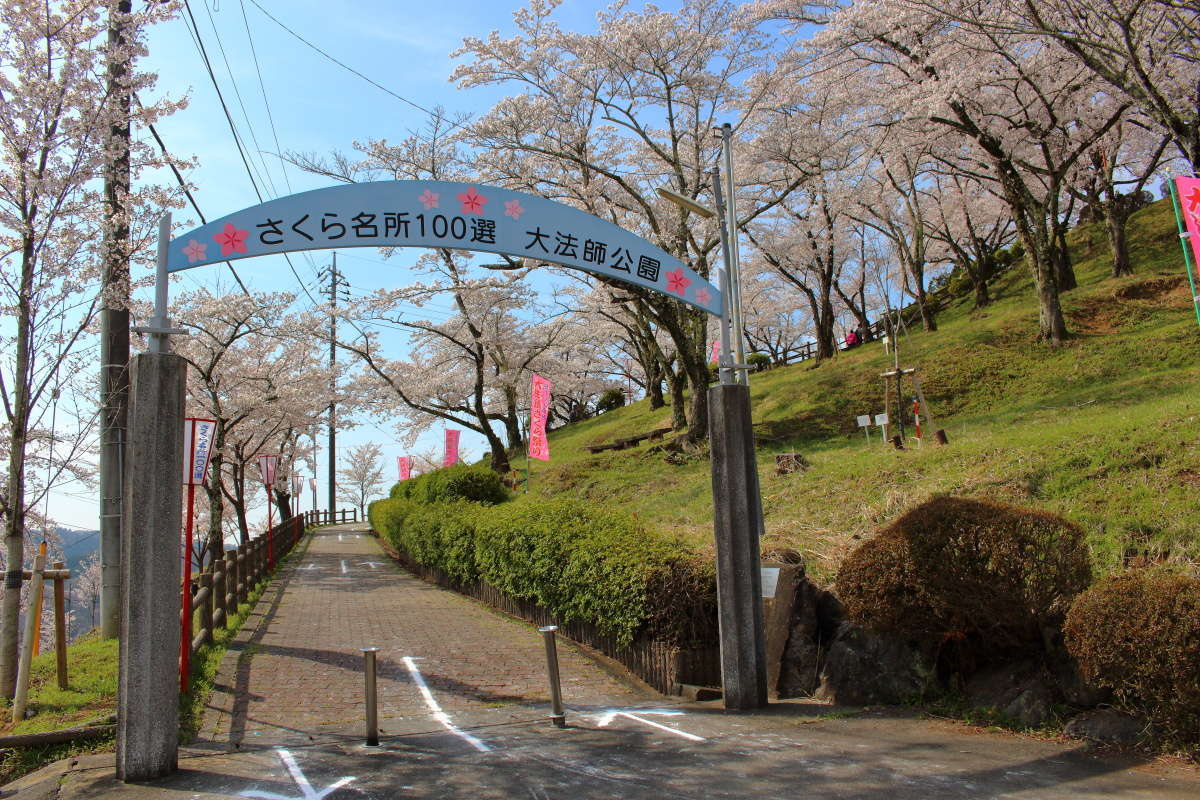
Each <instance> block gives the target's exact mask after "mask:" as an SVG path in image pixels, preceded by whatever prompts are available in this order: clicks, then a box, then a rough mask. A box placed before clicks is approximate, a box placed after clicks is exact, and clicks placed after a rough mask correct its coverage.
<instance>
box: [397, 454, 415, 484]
mask: <svg viewBox="0 0 1200 800" xmlns="http://www.w3.org/2000/svg"><path fill="white" fill-rule="evenodd" d="M396 469H397V471H399V473H400V480H402V481H406V480H408V479H409V478H411V477H412V459H410V458H409V457H408V456H396Z"/></svg>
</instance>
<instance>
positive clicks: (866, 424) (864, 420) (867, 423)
mask: <svg viewBox="0 0 1200 800" xmlns="http://www.w3.org/2000/svg"><path fill="white" fill-rule="evenodd" d="M858 427H860V428H862V429H863V433H865V434H866V435H867V444H870V443H871V415H870V414H860V415H859V417H858Z"/></svg>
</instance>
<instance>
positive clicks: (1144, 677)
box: [1063, 570, 1200, 743]
mask: <svg viewBox="0 0 1200 800" xmlns="http://www.w3.org/2000/svg"><path fill="white" fill-rule="evenodd" d="M1063 633H1064V638H1065V640H1066V645H1067V650H1068V651H1069V652H1070V653H1071V655H1072V656H1074V658H1075V659H1076V661H1077V662H1078V663H1079V669H1080V672H1081V673H1082V675H1083V677H1084V678H1085V679H1086V680H1087V681H1089V682H1091V683H1093V684H1096V685H1098V686H1104V687H1107V688H1110V689H1112V690H1113V693H1114V695H1115V696H1116V697H1117V698H1118V700H1120V701H1121V702H1123V703H1125V704H1126V705H1129V706H1132V707H1135V708H1139V709H1140V710H1143V711H1144V712H1145V713H1146V714H1147V715H1148V716H1149V717H1150V719H1151V720H1153V721H1154V722H1155V723H1156V724H1157V725H1158V726H1160V727H1161V729H1162V730H1163V732H1164V733H1165V734H1166V735H1168V736H1169V737H1172V738H1177V739H1182V740H1184V741H1188V742H1191V743H1200V578H1194V577H1186V576H1183V575H1174V574H1170V573H1166V572H1162V571H1146V570H1136V571H1132V572H1126V573H1123V574H1121V575H1115V576H1112V577H1109V578H1106V579H1104V580H1102V581H1100V582H1099V583H1098V584H1097V585H1096V586H1093V587H1092V588H1091V589H1089V590H1087V591H1086V592H1084V593H1083V594H1081V595H1079V597H1077V598H1076V599H1075V602H1074V603H1073V604H1072V606H1071V610H1070V612H1069V613H1068V614H1067V622H1066V625H1065V627H1064V630H1063Z"/></svg>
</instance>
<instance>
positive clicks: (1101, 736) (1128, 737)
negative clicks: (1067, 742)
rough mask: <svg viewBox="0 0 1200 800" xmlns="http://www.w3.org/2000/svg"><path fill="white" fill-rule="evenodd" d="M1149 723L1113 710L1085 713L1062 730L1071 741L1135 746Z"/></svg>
mask: <svg viewBox="0 0 1200 800" xmlns="http://www.w3.org/2000/svg"><path fill="white" fill-rule="evenodd" d="M1148 727H1149V723H1148V722H1147V721H1146V720H1145V719H1144V718H1142V717H1139V716H1136V715H1134V714H1127V713H1125V712H1124V711H1118V710H1117V709H1115V708H1098V709H1094V710H1092V711H1085V712H1083V713H1082V714H1079V715H1077V716H1075V717H1072V718H1071V720H1070V722H1068V723H1067V724H1066V726H1065V727H1064V728H1063V734H1064V735H1066V736H1069V737H1071V738H1072V739H1087V740H1088V741H1092V742H1105V743H1107V744H1135V743H1137V742H1138V741H1139V740H1140V739H1142V737H1143V736H1144V735H1145V734H1146V730H1147V728H1148Z"/></svg>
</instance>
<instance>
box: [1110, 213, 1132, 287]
mask: <svg viewBox="0 0 1200 800" xmlns="http://www.w3.org/2000/svg"><path fill="white" fill-rule="evenodd" d="M1123 199H1124V198H1121V197H1117V198H1115V199H1112V200H1110V201H1109V202H1107V203H1105V204H1104V227H1105V228H1106V229H1107V230H1108V248H1109V250H1110V251H1111V252H1112V259H1113V265H1112V276H1113V277H1114V278H1120V277H1122V276H1123V275H1132V274H1133V262H1132V261H1130V259H1129V243H1128V242H1127V241H1126V238H1125V222H1126V220H1127V219H1128V218H1129V215H1128V214H1127V213H1126V210H1125V208H1124V207H1123V202H1122V201H1123Z"/></svg>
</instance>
